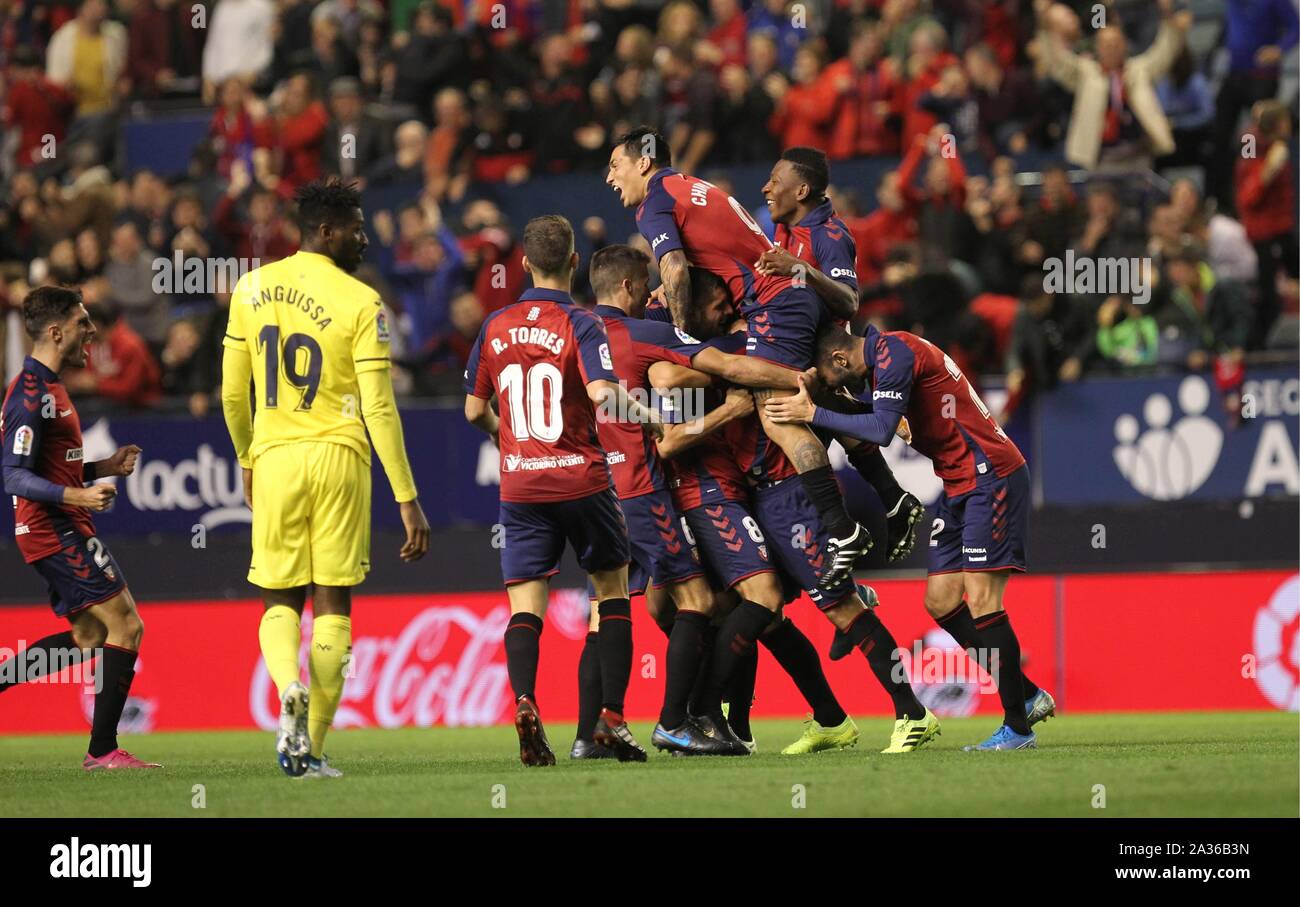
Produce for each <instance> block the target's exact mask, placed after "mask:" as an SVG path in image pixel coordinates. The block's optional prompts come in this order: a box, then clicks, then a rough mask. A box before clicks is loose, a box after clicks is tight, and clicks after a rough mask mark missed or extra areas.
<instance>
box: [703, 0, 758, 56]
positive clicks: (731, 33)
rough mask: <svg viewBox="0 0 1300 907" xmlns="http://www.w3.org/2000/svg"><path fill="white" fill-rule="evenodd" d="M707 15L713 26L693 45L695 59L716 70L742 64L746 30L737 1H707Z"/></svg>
mask: <svg viewBox="0 0 1300 907" xmlns="http://www.w3.org/2000/svg"><path fill="white" fill-rule="evenodd" d="M709 14H710V17H711V18H712V20H713V23H714V24H713V28H712V29H710V30H709V32H708V34H706V35H705V36H704V38H703V40H701V41H700V42H699V43H697V44H696V47H695V57H696V59H697V60H699V61H700V62H701V63H704V64H707V65H709V66H712V67H713V68H714V69H715V70H720V69H722V67H724V66H730V65H735V66H744V65H745V44H746V39H747V35H748V31H747V28H746V20H745V11H744V10H742V9H741V8H740V0H709Z"/></svg>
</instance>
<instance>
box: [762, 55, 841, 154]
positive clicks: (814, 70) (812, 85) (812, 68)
mask: <svg viewBox="0 0 1300 907" xmlns="http://www.w3.org/2000/svg"><path fill="white" fill-rule="evenodd" d="M822 69H823V65H822V54H821V50H820V49H819V48H818V47H817V46H816V45H813V44H805V45H803V46H802V47H800V48H799V49H798V50H797V51H796V52H795V55H794V69H793V71H792V72H791V75H793V76H794V84H793V85H790V86H789V87H788V88H785V89H784V90H781V89H778V92H779V97H778V98H777V101H776V110H775V111H773V113H772V118H771V120H769V121H768V128H769V129H771V130H772V132H773V133H774V134H775V135H776V136H777V139H778V140H779V142H780V144H781V147H782V148H795V147H802V146H811V147H813V148H825V147H827V145H829V144H830V135H831V118H832V117H833V116H834V115H835V108H836V104H837V102H838V100H839V94H838V93H837V92H836V90H835V86H834V85H832V84H831V83H830V82H828V81H826V80H825V79H823V78H822ZM771 84H781V83H779V82H772V83H771Z"/></svg>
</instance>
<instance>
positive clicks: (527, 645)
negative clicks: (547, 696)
mask: <svg viewBox="0 0 1300 907" xmlns="http://www.w3.org/2000/svg"><path fill="white" fill-rule="evenodd" d="M541 635H542V619H541V618H540V617H538V616H537V615H536V614H526V613H519V614H512V615H511V616H510V622H509V623H508V624H506V671H507V672H508V673H509V674H510V687H511V688H512V689H513V690H514V693H515V701H516V702H518V701H519V700H520V699H521V698H522V697H524V696H527V697H528V698H529V699H531V700H533V701H534V702H536V701H537V696H536V695H535V693H534V691H533V688H534V687H535V686H536V685H537V653H538V648H539V641H540V639H541Z"/></svg>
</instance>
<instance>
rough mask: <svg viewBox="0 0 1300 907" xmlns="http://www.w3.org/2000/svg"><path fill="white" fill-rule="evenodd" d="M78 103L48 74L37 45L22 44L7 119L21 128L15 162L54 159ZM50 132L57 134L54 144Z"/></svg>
mask: <svg viewBox="0 0 1300 907" xmlns="http://www.w3.org/2000/svg"><path fill="white" fill-rule="evenodd" d="M76 103H77V99H76V96H74V95H73V93H72V92H71V91H69V90H68V89H66V88H64V87H63V86H62V85H59V84H56V83H55V82H51V81H50V80H49V79H47V78H46V77H45V69H44V67H42V66H41V58H40V55H39V54H37V53H36V51H35V50H34V49H33V48H30V47H19V48H17V49H16V50H15V51H14V52H13V56H12V58H11V60H10V66H9V90H8V92H7V93H6V95H5V106H4V123H5V125H6V126H8V127H11V128H15V129H17V130H18V147H17V148H16V149H15V150H14V164H15V166H17V167H19V168H24V167H38V166H40V165H42V164H46V163H48V162H49V161H50V160H52V155H54V153H55V151H56V150H57V148H58V145H59V143H61V142H62V141H63V136H64V133H65V131H66V130H65V125H66V123H67V122H68V119H69V117H70V116H71V115H72V111H73V108H75V107H76ZM47 135H48V136H53V138H54V143H53V144H51V143H50V142H49V141H48V140H47V139H46V138H45V137H46V136H47Z"/></svg>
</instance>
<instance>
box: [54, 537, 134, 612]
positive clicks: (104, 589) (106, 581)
mask: <svg viewBox="0 0 1300 907" xmlns="http://www.w3.org/2000/svg"><path fill="white" fill-rule="evenodd" d="M32 566H33V567H35V568H36V572H37V573H39V574H40V575H41V577H42V578H44V580H45V582H46V584H47V585H48V586H49V589H50V607H51V608H53V609H54V613H55V614H57V615H58V616H59V617H71V616H72V615H74V614H76V613H77V612H78V611H84V610H85V609H86V608H89V607H90V606H91V605H97V604H99V603H100V602H106V601H108V600H109V599H110V598H112V597H113V596H115V595H117V594H118V593H120V592H121V591H122V590H123V589H125V588H126V577H125V576H124V575H123V574H122V568H121V567H119V566H118V565H117V559H116V558H114V557H113V553H112V552H111V551H109V550H108V546H107V545H105V544H104V543H103V542H101V541H100V540H99V539H98V538H95V537H93V536H92V537H90V538H86V537H85V536H83V535H80V534H78V535H76V536H75V541H73V542H72V543H71V544H69V545H64V546H63V548H62V550H60V551H58V552H56V553H54V554H51V555H50V556H49V557H43V558H41V559H40V560H39V561H36V562H35V563H34V564H32Z"/></svg>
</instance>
